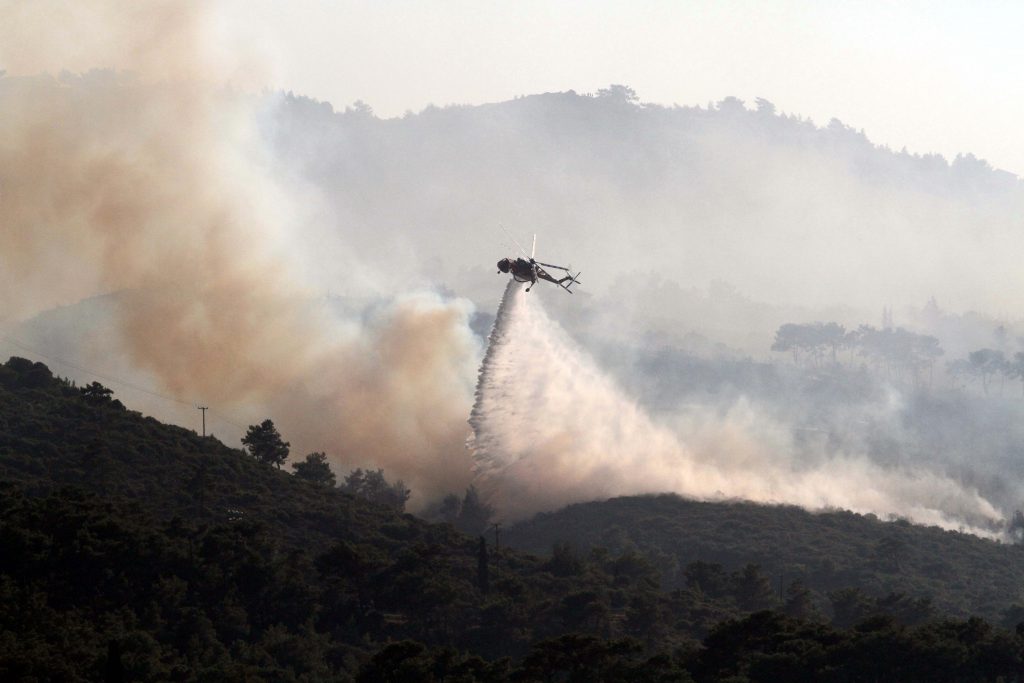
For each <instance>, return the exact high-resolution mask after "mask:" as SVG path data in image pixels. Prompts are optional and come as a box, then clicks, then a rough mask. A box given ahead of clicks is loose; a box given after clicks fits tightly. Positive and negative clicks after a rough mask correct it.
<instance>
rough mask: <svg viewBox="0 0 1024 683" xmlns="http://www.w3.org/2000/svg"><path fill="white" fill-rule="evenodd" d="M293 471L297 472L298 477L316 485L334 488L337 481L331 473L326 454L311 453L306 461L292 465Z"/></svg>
mask: <svg viewBox="0 0 1024 683" xmlns="http://www.w3.org/2000/svg"><path fill="white" fill-rule="evenodd" d="M292 469H293V470H295V476H296V477H298V478H299V479H305V480H306V481H311V482H313V483H314V484H322V485H324V486H334V484H335V482H336V481H337V480H336V479H335V477H334V472H332V471H331V466H330V464H329V463H328V462H327V454H326V453H310V454H309V455H307V456H306V459H305V460H303V461H301V462H296V463H292Z"/></svg>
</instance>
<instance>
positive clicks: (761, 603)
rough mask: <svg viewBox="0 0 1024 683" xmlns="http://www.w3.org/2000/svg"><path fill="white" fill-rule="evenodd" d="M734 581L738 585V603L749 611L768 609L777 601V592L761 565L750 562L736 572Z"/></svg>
mask: <svg viewBox="0 0 1024 683" xmlns="http://www.w3.org/2000/svg"><path fill="white" fill-rule="evenodd" d="M733 577H734V578H733V581H734V582H735V586H736V589H735V590H736V604H737V605H738V606H739V607H740V609H744V610H747V611H749V612H755V611H757V610H762V609H768V608H769V607H771V606H772V605H773V604H774V603H775V592H774V591H773V590H772V584H771V582H770V581H769V580H768V577H766V576H765V575H764V574H762V573H761V567H759V566H758V565H756V564H748V565H746V566H745V567H743V569H741V570H740V571H738V572H734V574H733Z"/></svg>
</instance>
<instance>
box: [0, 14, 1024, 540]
mask: <svg viewBox="0 0 1024 683" xmlns="http://www.w3.org/2000/svg"><path fill="white" fill-rule="evenodd" d="M202 16H203V12H202V9H201V8H200V7H199V6H197V5H187V4H186V5H182V6H181V9H180V10H178V11H177V13H176V18H177V20H176V21H175V22H174V24H173V25H174V27H175V29H174V36H173V37H174V39H173V40H171V39H166V38H163V39H159V40H154V41H152V42H141V43H140V44H139V45H136V46H134V51H133V54H135V55H136V57H137V60H138V61H137V64H136V65H135V68H136V69H137V71H136V72H135V73H132V74H129V73H124V72H114V71H88V70H86V69H85V68H84V67H83V68H82V73H80V74H73V73H67V72H65V73H63V74H57V75H45V76H40V75H36V72H35V71H33V70H32V69H33V67H34V66H35V65H36V64H41V65H43V67H45V66H46V60H43V59H42V58H39V59H36V60H34V59H33V55H32V54H31V50H28V49H22V50H21V51H20V52H18V54H17V57H18V60H16V61H9V62H7V63H11V64H15V63H16V64H18V65H25V66H23V67H22V68H21V70H20V71H17V72H15V73H12V74H10V75H6V76H3V77H0V114H2V116H0V205H2V209H3V210H2V213H0V247H2V253H0V282H2V284H3V288H2V293H0V326H2V330H3V332H4V338H3V340H2V341H0V344H2V345H3V348H4V350H5V351H8V352H9V354H14V355H28V356H32V355H33V354H41V355H42V358H43V359H44V360H50V361H51V364H52V367H53V368H54V370H56V371H58V372H60V373H62V374H67V375H70V376H72V377H76V378H77V379H80V380H81V381H92V380H94V379H101V381H103V379H104V378H110V379H109V380H108V382H107V383H110V384H111V386H112V387H113V388H115V389H117V390H118V391H119V393H123V394H124V395H125V397H126V398H127V400H128V402H129V403H131V404H133V405H136V406H139V407H140V408H142V409H143V410H145V411H147V412H151V413H153V414H155V415H158V416H160V417H164V418H169V419H172V420H174V421H176V422H179V423H182V424H187V425H189V426H195V425H196V423H197V422H198V417H197V415H196V411H195V410H194V408H193V407H192V405H193V404H199V403H201V404H204V405H210V406H211V413H212V415H211V428H212V429H213V431H214V432H215V433H216V434H217V435H218V436H220V437H221V438H223V439H224V440H225V441H226V442H229V443H236V442H237V439H238V438H239V437H240V436H241V434H242V432H243V431H244V425H245V424H248V423H251V422H255V421H257V420H259V419H262V418H264V417H266V416H268V415H269V416H271V417H273V419H274V421H275V422H276V423H277V424H278V425H279V427H280V429H281V432H282V433H283V435H284V436H285V438H286V439H288V440H290V441H291V442H292V446H293V455H296V456H301V455H303V454H305V453H306V452H309V451H313V450H323V451H326V452H327V454H328V456H329V458H330V459H331V461H332V462H333V464H334V465H335V468H336V469H339V470H347V469H349V468H352V467H383V468H384V469H385V471H386V472H387V473H388V475H389V476H391V477H396V478H401V479H403V480H404V481H405V482H406V483H407V484H408V485H410V487H411V488H412V489H413V491H414V499H413V502H414V503H415V504H417V505H418V506H419V507H420V508H422V507H423V506H425V505H427V504H429V503H430V502H431V501H432V500H435V499H437V498H438V497H440V496H442V495H444V494H445V493H447V492H452V491H460V490H462V489H464V488H465V487H466V486H467V485H469V484H470V483H473V482H474V481H475V482H476V483H478V484H479V485H480V487H481V489H482V490H485V491H487V492H489V493H490V494H491V495H492V500H494V501H495V504H496V505H498V506H499V509H500V511H501V513H502V515H503V516H504V517H505V518H506V519H516V518H521V517H523V516H526V515H528V514H531V513H533V512H536V511H539V510H545V509H551V508H554V507H557V506H559V505H562V504H565V503H568V502H574V501H579V500H585V499H587V498H591V497H607V496H613V495H620V494H630V493H641V492H651V491H662V490H672V491H676V492H679V493H683V494H686V495H690V496H694V497H700V498H712V499H717V498H731V497H738V498H747V499H751V500H756V501H761V502H790V503H797V504H800V505H804V506H807V507H809V508H812V509H813V508H822V507H829V506H836V507H846V508H851V509H855V510H858V511H861V512H874V513H876V514H878V515H888V514H894V515H900V516H905V517H908V518H911V519H914V520H915V521H919V522H924V523H933V524H940V525H943V526H946V527H952V528H958V527H962V528H965V529H969V530H972V531H976V532H978V533H985V534H998V533H1000V532H1001V531H1002V527H1001V524H1002V520H1003V519H1004V518H1008V517H1009V516H1010V515H1011V514H1012V512H1013V511H1014V510H1015V509H1017V508H1019V507H1020V506H1021V505H1022V500H1024V487H1022V482H1024V459H1022V455H1024V433H1022V429H1021V427H1020V426H1019V425H1020V424H1022V420H1021V419H1020V418H1021V416H1022V413H1024V400H1021V399H1020V398H1019V395H1020V388H1019V380H1018V379H1017V377H1018V375H1015V374H1014V372H1015V370H1014V368H1015V367H1016V366H1014V364H1013V363H1014V354H1015V353H1016V352H1018V351H1022V350H1024V344H1022V342H1020V341H1019V337H1021V336H1024V326H1022V324H1021V321H1020V319H1019V314H1018V310H1019V308H1020V304H1021V302H1020V300H1019V299H1020V297H1019V295H1018V294H1017V293H1018V292H1020V291H1024V287H1021V285H1022V284H1024V283H1022V282H1021V279H1022V278H1024V275H1022V272H1021V270H1020V269H1019V267H1018V266H1017V263H1016V261H1017V258H1016V254H1017V253H1019V251H1020V247H1021V246H1022V245H1021V237H1020V235H1021V230H1020V228H1021V218H1020V217H1021V216H1022V215H1024V212H1022V209H1024V184H1022V183H1021V181H1020V180H1019V179H1017V178H1016V177H1014V176H1012V175H1010V174H1008V173H1005V172H1002V171H998V170H994V169H992V168H990V167H989V166H988V165H987V164H986V163H985V162H983V161H980V160H978V159H976V158H974V157H973V156H970V155H965V156H961V157H958V158H957V159H955V160H953V162H952V163H949V162H947V161H946V160H945V159H942V158H941V157H938V156H934V155H923V156H921V155H915V154H911V153H908V152H906V151H899V152H896V151H893V150H889V149H885V148H880V147H877V146H875V145H873V144H872V143H871V142H870V140H869V139H868V137H867V136H865V135H864V134H863V133H862V132H859V131H857V130H856V129H855V128H851V127H849V126H847V125H844V124H842V123H840V122H838V121H833V122H831V123H829V124H828V125H826V126H823V127H819V126H816V125H815V124H813V123H812V122H810V121H807V120H803V119H801V118H800V117H799V116H796V115H787V114H782V113H780V112H778V111H776V110H775V108H774V106H773V105H771V104H770V103H769V102H767V101H765V100H758V101H757V102H756V103H750V104H747V105H745V104H744V103H742V102H740V101H738V100H736V99H733V98H726V99H724V100H722V101H720V102H717V103H712V104H709V105H707V106H700V107H697V106H694V107H678V106H662V105H658V104H652V103H643V102H642V101H640V100H639V99H638V98H637V97H636V95H635V94H634V93H633V92H632V91H631V90H629V89H628V88H625V87H623V86H610V87H609V88H607V89H605V90H602V91H600V92H598V93H595V94H577V93H573V92H565V93H548V94H538V95H530V96H524V97H521V98H518V99H515V100H513V101H508V102H500V103H494V104H488V105H481V106H448V107H429V108H427V109H426V110H424V111H421V112H418V113H409V114H408V115H406V116H404V117H402V118H396V119H381V118H378V117H376V116H374V114H373V112H372V110H371V109H370V108H369V107H368V106H367V105H364V104H362V103H355V104H352V105H350V106H343V105H340V106H338V107H336V108H335V107H332V105H330V104H328V103H324V102H317V101H314V100H311V99H307V98H304V97H301V96H295V95H292V94H290V93H287V94H285V93H276V92H264V93H262V94H259V95H256V94H246V91H245V90H244V89H234V88H230V87H226V86H225V85H224V83H223V82H216V83H210V82H209V81H208V80H206V79H205V78H204V76H205V75H206V69H207V68H208V66H209V64H210V59H211V58H210V57H209V56H208V55H206V54H205V53H204V52H203V51H202V50H201V49H197V48H198V47H201V46H202V45H203V41H204V40H205V38H204V37H203V36H204V34H203V30H201V28H202V22H201V18H202ZM46 44H47V43H46V42H45V41H43V42H41V43H40V48H39V49H40V50H43V48H44V46H45V45H46ZM0 54H2V52H0ZM8 59H9V60H11V58H10V57H8ZM83 59H84V58H83ZM43 67H39V68H43ZM172 67H173V68H172ZM499 225H502V226H505V227H506V228H507V229H508V230H509V231H510V232H511V233H512V234H514V235H515V236H516V237H517V238H518V239H519V241H520V242H523V243H526V242H528V240H529V237H530V235H531V234H533V233H536V234H537V235H538V251H537V255H538V257H539V258H540V259H541V260H544V261H548V262H553V263H563V264H566V265H568V264H569V263H571V264H572V265H573V266H574V267H575V268H578V269H580V270H582V271H583V274H582V276H581V279H582V281H583V283H584V284H583V286H582V287H580V288H579V289H578V290H577V293H576V295H574V296H568V295H566V294H564V293H563V292H561V291H559V290H556V289H555V288H553V287H546V284H545V283H540V285H538V287H537V288H536V290H534V291H533V292H531V293H530V294H529V295H525V296H528V297H530V299H529V300H518V299H517V301H518V304H516V305H518V306H520V308H519V309H515V310H518V311H519V315H518V317H517V316H512V313H511V311H512V310H513V309H512V308H510V309H509V319H510V321H511V322H510V323H509V324H510V325H511V327H505V328H502V327H500V326H499V327H498V328H496V329H495V335H498V336H501V335H504V337H505V338H506V339H507V342H508V343H506V344H505V345H504V346H501V347H500V348H498V349H497V350H495V351H494V354H499V352H500V353H504V354H505V355H504V356H503V358H504V360H503V361H502V363H503V366H502V367H503V368H504V369H503V372H504V373H505V374H497V375H495V374H489V373H487V372H486V370H487V368H486V366H485V368H484V372H483V374H481V375H480V376H479V378H478V373H479V372H480V365H481V362H482V361H483V360H484V357H485V353H486V354H488V355H491V352H490V351H489V350H488V346H487V338H488V335H489V334H490V332H491V324H492V323H493V321H494V320H495V319H496V317H495V316H496V315H497V312H498V303H499V300H500V299H501V296H502V291H503V289H504V288H505V286H506V283H505V278H506V276H502V277H498V276H497V275H495V271H494V269H493V266H492V264H493V263H494V262H495V261H497V260H498V259H499V258H501V257H504V256H509V255H513V254H514V252H515V250H516V247H515V245H514V244H512V243H511V242H510V240H509V239H508V238H507V237H506V235H505V233H504V232H503V231H502V230H501V229H499ZM510 291H512V290H510ZM519 296H520V298H521V296H523V295H519ZM523 307H528V308H523ZM883 309H884V310H885V311H886V313H885V316H884V318H883V314H882V312H883ZM524 311H527V312H528V311H532V313H529V314H528V315H527V314H526V313H524ZM815 322H823V323H824V322H835V323H837V325H841V326H843V328H844V332H851V333H854V332H857V331H858V329H859V328H860V326H862V325H866V326H870V327H871V329H866V330H861V332H860V333H859V334H852V335H849V336H846V335H844V336H843V337H842V341H841V342H835V343H831V342H827V341H822V340H817V341H815V340H810V341H808V340H798V341H797V342H794V343H793V344H790V345H789V346H786V343H785V341H786V340H785V339H777V338H776V334H777V332H780V328H781V327H782V326H783V325H786V324H792V325H796V326H801V325H803V326H806V329H805V330H804V331H807V329H811V327H812V326H811V324H812V323H815ZM886 330H888V331H889V332H890V335H889V336H888V337H886V336H885V333H886ZM900 330H903V333H905V334H909V335H916V336H914V337H906V339H908V340H910V341H909V342H908V344H910V345H909V346H907V347H906V348H904V347H902V346H899V344H898V343H897V342H898V341H899V339H904V337H900V336H899V334H903V333H900V332H899V331H900ZM872 335H874V336H872ZM879 335H881V336H879ZM926 337H933V338H934V339H935V342H936V343H937V345H938V347H939V348H940V349H941V351H942V353H941V355H939V354H937V353H930V352H927V353H926V352H924V351H922V350H921V348H922V347H919V346H915V344H917V343H918V341H920V340H922V339H924V338H926ZM877 339H884V340H889V342H892V343H891V344H890V345H889V346H878V345H877V344H876V345H872V344H871V343H869V341H870V340H877ZM893 339H895V340H896V341H892V340H893ZM915 340H916V341H915ZM780 342H782V343H781V344H780ZM889 342H886V343H889ZM830 343H831V344H832V345H831V347H830ZM773 344H774V345H776V347H777V348H778V349H779V350H778V351H773V350H772V347H773ZM931 348H934V347H931ZM494 349H495V347H493V346H492V350H494ZM907 349H909V350H907ZM985 349H987V350H989V351H991V354H989V355H987V356H985V357H984V358H981V357H972V356H970V355H969V354H971V353H972V352H977V351H979V350H985ZM833 352H834V353H833ZM908 354H909V355H908ZM992 354H1001V355H992ZM1000 358H1001V359H1002V360H1001V361H1000V360H999V359H1000ZM54 359H57V361H58V362H63V366H62V365H60V364H58V363H52V361H53V360H54ZM957 361H960V363H959V364H958V363H957ZM997 361H998V362H997ZM94 373H100V375H99V376H97V375H95V374H94ZM478 379H479V380H480V384H479V386H478V387H477V392H478V393H477V397H476V407H475V409H474V387H475V386H477V382H478ZM118 382H127V383H129V384H130V386H129V385H126V384H121V385H119V384H118ZM487 382H491V384H490V385H487ZM140 389H144V390H145V391H140ZM131 392H135V393H131ZM146 392H151V393H146ZM481 396H484V397H485V398H486V400H483V399H481ZM168 399H170V400H168ZM175 401H177V402H175ZM471 411H472V413H473V425H472V426H473V428H474V429H475V430H476V432H475V435H474V444H473V445H474V446H475V447H476V448H477V449H478V450H477V452H476V454H475V457H474V453H472V452H470V451H469V450H467V447H466V445H465V441H466V439H467V437H470V436H471V427H470V425H469V424H468V423H467V419H469V418H470V415H471ZM484 442H486V443H484ZM513 461H514V463H518V464H517V465H512V466H509V463H512V462H513Z"/></svg>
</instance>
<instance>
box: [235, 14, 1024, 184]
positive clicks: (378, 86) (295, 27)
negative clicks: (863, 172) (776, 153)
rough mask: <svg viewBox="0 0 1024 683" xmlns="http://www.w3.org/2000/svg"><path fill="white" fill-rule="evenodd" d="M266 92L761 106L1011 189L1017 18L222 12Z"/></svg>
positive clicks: (1019, 150) (1017, 157)
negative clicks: (248, 41)
mask: <svg viewBox="0 0 1024 683" xmlns="http://www.w3.org/2000/svg"><path fill="white" fill-rule="evenodd" d="M233 2H234V3H235V4H234V5H233V6H232V7H231V9H230V10H229V14H230V15H232V16H231V20H230V23H231V25H232V26H233V27H235V28H241V29H242V30H243V31H244V32H245V33H247V34H249V35H250V36H251V37H255V38H256V39H257V40H258V41H259V44H260V45H261V46H262V47H263V48H265V49H266V51H267V54H266V56H267V57H269V60H268V61H269V62H270V66H271V68H270V70H269V72H270V74H271V75H270V76H269V79H270V80H271V81H272V83H273V85H275V86H279V87H284V88H287V89H290V90H293V91H295V92H297V93H302V94H306V95H309V96H312V97H316V98H318V99H324V100H328V101H330V102H332V103H333V104H335V106H338V107H340V106H343V105H345V104H350V103H352V102H353V101H355V100H357V99H362V100H364V101H366V102H367V103H369V104H370V105H371V106H372V107H373V108H374V110H375V111H376V112H377V113H378V115H381V116H396V115H401V114H402V113H403V112H404V111H406V110H414V111H418V110H420V109H422V108H423V107H424V106H426V105H427V104H430V103H433V104H438V105H443V104H449V103H482V102H489V101H499V100H505V99H509V98H512V97H514V96H516V95H523V94H533V93H538V92H545V91H560V90H570V89H573V90H576V91H578V92H590V91H594V90H596V89H598V88H600V87H604V86H607V85H608V84H609V83H623V84H626V85H630V86H632V87H633V88H634V89H636V91H637V92H638V93H639V95H640V97H641V99H642V100H644V101H649V102H657V103H661V104H672V103H678V104H684V105H693V104H706V103H707V102H709V101H711V100H715V101H717V100H720V99H722V98H723V97H725V96H727V95H735V96H737V97H740V98H741V99H744V100H746V101H747V102H750V103H752V102H753V100H754V98H755V97H764V98H766V99H769V100H771V101H772V102H774V103H775V104H776V105H777V106H778V108H779V109H780V110H782V111H785V112H788V113H799V114H801V115H803V116H810V117H811V118H812V119H813V120H814V121H815V122H816V123H818V124H819V125H823V124H825V123H827V122H828V120H829V119H830V118H832V117H836V118H839V119H841V120H842V121H843V122H844V123H847V124H848V125H851V126H854V127H856V128H863V129H864V130H865V132H866V133H867V134H868V136H869V137H870V138H871V139H872V140H873V141H875V142H877V143H881V144H888V145H890V146H892V147H894V148H896V149H899V148H901V147H903V146H906V147H907V148H908V149H909V150H910V151H911V152H918V153H924V152H931V151H935V152H939V153H941V154H943V155H945V156H946V157H947V158H950V159H951V158H952V157H953V156H955V155H956V154H957V153H958V152H973V153H974V154H976V155H978V156H980V157H982V158H985V159H988V160H989V161H990V163H992V164H993V165H994V166H996V167H998V168H1003V169H1006V170H1009V171H1012V172H1014V173H1016V174H1018V175H1024V142H1022V141H1021V139H1020V136H1019V133H1018V131H1019V126H1020V122H1021V121H1024V87H1022V86H1024V77H1022V76H1021V66H1022V65H1024V40H1022V39H1021V36H1022V35H1024V3H1021V2H997V1H994V0H992V1H988V2H984V1H982V2H978V1H975V2H940V1H937V0H932V1H928V2H926V1H911V0H900V1H899V2H882V1H860V2H824V1H807V2H801V1H796V0H791V1H783V0H775V1H773V2H765V1H763V0H762V1H756V2H746V1H733V2H698V1H694V2H682V1H676V2H669V1H664V2H655V1H648V2H642V1H632V2H610V1H599V0H588V1H586V2H542V1H539V0H517V1H516V2H490V1H485V0H450V1H448V0H445V1H438V2H406V1H401V0H392V1H387V2H381V1H373V2H360V1H354V0H348V1H341V2H338V1H334V2H331V1H327V0H289V1H288V2H284V1H283V0H233Z"/></svg>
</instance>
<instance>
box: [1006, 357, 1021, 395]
mask: <svg viewBox="0 0 1024 683" xmlns="http://www.w3.org/2000/svg"><path fill="white" fill-rule="evenodd" d="M1004 372H1005V373H1006V376H1007V377H1009V378H1010V379H1019V380H1020V381H1021V384H1020V388H1021V392H1022V395H1024V352H1022V351H1018V352H1017V353H1015V354H1013V360H1012V361H1007V363H1006V365H1005V367H1004Z"/></svg>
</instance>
